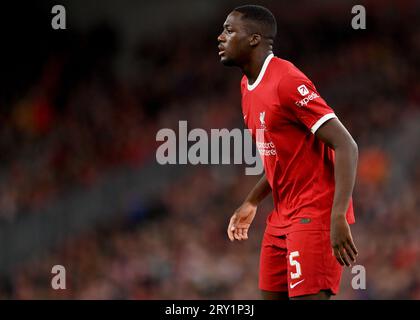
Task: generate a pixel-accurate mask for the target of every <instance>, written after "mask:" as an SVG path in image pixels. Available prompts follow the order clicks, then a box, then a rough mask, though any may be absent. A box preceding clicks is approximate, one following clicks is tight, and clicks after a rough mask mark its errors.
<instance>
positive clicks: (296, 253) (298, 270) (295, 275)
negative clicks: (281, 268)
mask: <svg viewBox="0 0 420 320" xmlns="http://www.w3.org/2000/svg"><path fill="white" fill-rule="evenodd" d="M295 257H299V251H293V252H290V255H289V262H290V266H292V267H293V266H295V267H296V272H290V277H291V278H292V279H298V278H299V277H300V276H301V275H302V269H301V268H300V263H299V262H297V261H296V260H294V258H295Z"/></svg>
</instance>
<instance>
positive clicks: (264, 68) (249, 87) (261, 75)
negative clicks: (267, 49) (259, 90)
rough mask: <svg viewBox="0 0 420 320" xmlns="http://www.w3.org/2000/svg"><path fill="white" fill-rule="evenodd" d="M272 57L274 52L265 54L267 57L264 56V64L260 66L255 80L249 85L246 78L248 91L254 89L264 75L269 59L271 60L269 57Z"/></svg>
mask: <svg viewBox="0 0 420 320" xmlns="http://www.w3.org/2000/svg"><path fill="white" fill-rule="evenodd" d="M273 57H274V54H273V53H270V54H269V55H268V56H267V58H265V61H264V64H263V66H262V68H261V70H260V73H259V75H258V77H257V80H255V82H254V83H253V84H252V85H250V84H249V82H248V80H247V82H246V84H247V86H248V90H249V91H251V90H254V89H255V88H256V87H257V86H258V84H259V83H260V82H261V80H262V78H263V77H264V73H265V70H266V69H267V67H268V64H269V63H270V61H271V59H272V58H273Z"/></svg>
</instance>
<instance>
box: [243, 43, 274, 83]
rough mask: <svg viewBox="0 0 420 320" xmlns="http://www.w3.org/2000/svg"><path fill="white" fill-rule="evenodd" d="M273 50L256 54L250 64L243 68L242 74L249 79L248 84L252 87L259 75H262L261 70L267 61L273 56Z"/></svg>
mask: <svg viewBox="0 0 420 320" xmlns="http://www.w3.org/2000/svg"><path fill="white" fill-rule="evenodd" d="M272 53H273V52H272V51H271V50H269V51H264V52H256V53H255V56H253V57H252V58H251V59H250V61H249V63H248V64H246V65H244V66H243V67H242V72H243V73H244V74H245V76H246V77H247V79H248V83H249V84H250V85H252V84H253V83H254V82H255V80H257V78H258V75H259V74H260V71H261V68H262V66H263V64H264V61H265V59H267V57H268V56H269V55H270V54H272Z"/></svg>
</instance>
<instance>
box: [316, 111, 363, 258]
mask: <svg viewBox="0 0 420 320" xmlns="http://www.w3.org/2000/svg"><path fill="white" fill-rule="evenodd" d="M315 134H316V136H317V137H318V138H319V139H320V140H322V141H323V142H324V143H326V144H327V145H328V146H329V147H331V148H333V149H334V151H335V165H334V175H335V193H334V201H333V206H332V211H331V246H332V248H333V250H334V255H335V257H336V258H337V260H338V262H339V263H340V264H341V265H347V266H350V261H352V262H355V261H356V256H357V249H356V246H355V244H354V242H353V238H352V235H351V231H350V226H349V224H348V223H347V220H346V212H347V209H348V207H349V203H350V199H351V195H352V192H353V187H354V183H355V179H356V169H357V160H358V147H357V144H356V142H355V141H354V139H353V138H352V136H351V135H350V133H349V132H348V131H347V129H346V128H345V127H344V126H343V124H342V123H341V122H340V121H339V120H338V119H337V118H333V119H331V120H329V121H327V122H325V123H324V124H323V125H322V126H321V127H320V128H319V129H318V130H317V131H316V132H315Z"/></svg>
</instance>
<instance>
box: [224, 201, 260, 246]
mask: <svg viewBox="0 0 420 320" xmlns="http://www.w3.org/2000/svg"><path fill="white" fill-rule="evenodd" d="M256 213H257V206H255V205H253V204H251V203H249V202H244V203H243V204H242V205H241V206H240V207H239V208H238V209H236V211H235V213H234V214H233V215H232V217H231V218H230V221H229V226H228V229H227V234H228V237H229V239H230V241H234V240H235V239H236V240H246V239H248V230H249V227H250V226H251V223H252V220H254V217H255V214H256Z"/></svg>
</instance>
